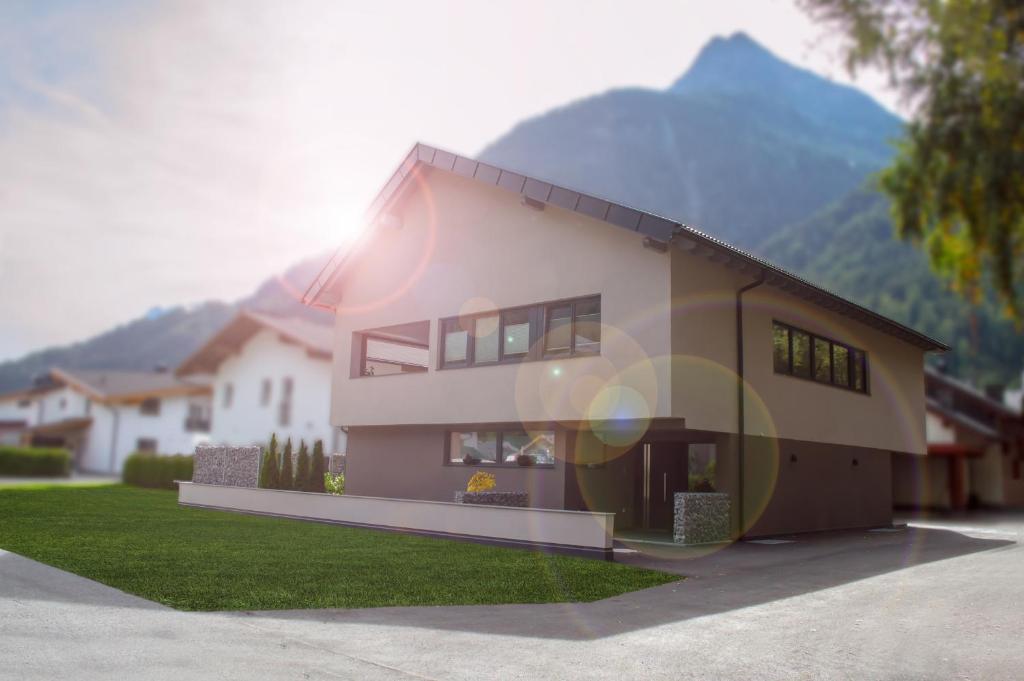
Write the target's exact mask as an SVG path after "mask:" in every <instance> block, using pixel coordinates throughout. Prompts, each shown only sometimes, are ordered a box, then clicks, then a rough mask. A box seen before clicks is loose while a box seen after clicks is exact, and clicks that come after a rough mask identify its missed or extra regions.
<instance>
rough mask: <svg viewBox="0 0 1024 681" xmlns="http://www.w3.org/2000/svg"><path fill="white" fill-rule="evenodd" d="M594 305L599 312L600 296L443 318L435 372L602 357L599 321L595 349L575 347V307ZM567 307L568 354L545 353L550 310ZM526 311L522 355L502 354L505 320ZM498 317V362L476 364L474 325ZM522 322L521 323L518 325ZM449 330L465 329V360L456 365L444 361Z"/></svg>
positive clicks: (439, 330)
mask: <svg viewBox="0 0 1024 681" xmlns="http://www.w3.org/2000/svg"><path fill="white" fill-rule="evenodd" d="M595 301H596V302H597V304H598V310H599V311H600V309H601V294H599V293H594V294H589V295H585V296H574V297H572V298H563V299H561V300H549V301H545V302H542V303H534V304H531V305H516V306H513V307H505V308H501V309H497V310H488V311H486V312H478V313H475V314H470V315H461V316H458V315H457V316H453V317H442V318H441V319H439V320H438V324H437V370H438V371H446V370H448V369H467V368H470V367H472V368H477V367H490V366H497V365H501V364H518V363H520V362H544V361H551V360H559V359H570V358H575V357H596V356H599V355H600V354H601V338H600V322H598V324H599V326H598V340H597V347H596V349H594V350H577V348H576V316H577V315H576V306H577V305H578V304H580V303H585V302H586V303H590V302H595ZM566 305H568V306H569V307H570V321H569V351H568V352H548V350H547V330H548V323H549V320H550V319H551V316H550V311H551V310H552V309H553V308H558V307H565V306H566ZM522 311H526V315H527V320H528V321H529V324H530V337H529V346H528V347H527V349H526V352H524V353H516V354H506V353H505V326H506V323H505V320H506V319H507V317H508V316H509V315H510V314H513V313H516V312H522ZM493 316H497V317H498V328H497V331H496V333H497V334H498V359H497V360H493V361H486V362H477V361H476V335H475V331H476V322H477V320H479V319H484V318H487V317H493ZM517 323H521V322H517ZM451 330H464V331H467V334H466V359H465V360H462V361H458V362H446V361H445V359H444V356H445V337H446V336H447V334H448V332H449V331H451Z"/></svg>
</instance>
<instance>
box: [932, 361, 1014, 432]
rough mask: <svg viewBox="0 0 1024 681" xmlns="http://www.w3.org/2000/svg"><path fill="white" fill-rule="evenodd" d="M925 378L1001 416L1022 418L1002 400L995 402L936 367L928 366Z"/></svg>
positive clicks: (982, 392) (968, 384)
mask: <svg viewBox="0 0 1024 681" xmlns="http://www.w3.org/2000/svg"><path fill="white" fill-rule="evenodd" d="M924 373H925V376H926V377H927V378H928V380H930V381H933V382H935V383H938V384H941V385H944V386H947V387H949V388H951V389H953V390H955V391H957V392H958V393H960V395H962V396H963V397H966V398H967V399H970V400H972V401H973V402H975V403H976V404H978V405H981V406H983V407H985V408H987V409H990V410H991V411H993V412H995V413H997V414H1000V415H1002V416H1005V417H1008V418H1011V419H1012V418H1020V417H1021V412H1019V411H1018V410H1016V409H1013V408H1011V407H1008V406H1007V405H1006V404H1005V403H1004V402H1001V401H1000V400H994V399H992V398H991V397H989V396H988V395H986V394H985V393H984V391H981V390H978V389H977V388H975V387H974V386H973V385H971V384H970V383H965V382H964V381H961V380H960V379H958V378H954V377H953V376H950V375H949V374H946V373H943V372H941V371H939V370H938V369H936V368H934V367H929V366H926V367H925V369H924Z"/></svg>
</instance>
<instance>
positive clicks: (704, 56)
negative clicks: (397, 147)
mask: <svg viewBox="0 0 1024 681" xmlns="http://www.w3.org/2000/svg"><path fill="white" fill-rule="evenodd" d="M901 126H902V123H901V121H900V120H899V119H898V118H897V117H895V116H893V115H892V114H891V113H889V112H887V111H886V110H885V109H883V108H882V107H881V106H879V105H878V104H877V103H875V102H874V101H873V100H872V99H871V98H870V97H867V96H866V95H864V94H863V93H860V92H858V91H857V90H854V89H852V88H849V87H846V86H842V85H838V84H836V83H832V82H830V81H828V80H826V79H824V78H821V77H820V76H816V75H814V74H812V73H810V72H809V71H805V70H802V69H799V68H796V67H794V66H792V65H790V64H787V63H786V62H784V61H782V60H780V59H778V58H777V57H775V56H774V55H772V54H771V53H770V52H768V51H767V50H765V49H764V48H763V47H761V46H760V45H758V44H757V43H755V42H754V41H753V40H751V39H750V38H749V37H747V36H746V35H744V34H742V33H739V34H736V35H734V36H732V37H730V38H716V39H715V40H712V41H711V42H710V43H709V44H708V45H707V46H706V47H705V48H704V49H703V50H702V51H701V53H700V54H699V56H698V57H697V59H696V60H695V61H694V64H693V66H692V67H691V68H690V69H689V70H688V71H687V72H686V73H685V74H684V75H683V76H682V77H681V78H680V79H679V80H677V81H676V82H675V83H674V84H673V85H672V86H671V87H670V88H668V89H667V90H643V89H619V90H612V91H610V92H606V93H604V94H601V95H597V96H594V97H589V98H587V99H583V100H581V101H577V102H573V103H571V104H569V105H567V106H564V107H561V108H559V109H556V110H554V111H551V112H549V113H546V114H543V115H541V116H538V117H536V118H532V119H530V120H527V121H525V122H523V123H520V124H519V125H517V126H515V127H514V128H513V129H512V130H511V131H510V132H508V133H507V134H505V135H504V136H502V137H501V138H499V139H498V140H496V141H495V142H493V143H492V144H491V145H489V146H488V147H487V148H485V149H484V150H483V151H482V152H481V154H480V158H481V159H482V160H485V161H489V162H492V163H495V164H498V165H503V166H506V167H509V168H513V169H518V170H521V171H523V172H525V173H527V174H532V175H535V176H540V177H543V178H546V179H549V180H552V181H554V182H557V183H560V184H564V185H568V186H570V187H576V188H579V189H582V190H585V191H587V192H590V193H594V194H598V195H600V196H604V197H606V198H610V199H614V200H616V201H619V202H621V203H626V204H632V205H634V206H637V207H641V208H644V209H646V210H650V211H653V212H655V213H660V214H662V215H665V216H666V217H671V218H674V219H676V220H680V221H682V222H685V223H687V224H689V225H691V226H695V227H699V228H700V229H702V230H704V231H707V232H710V233H712V234H714V235H716V236H718V237H720V238H722V239H725V240H726V241H729V242H730V243H733V244H735V245H736V246H739V247H741V248H747V249H751V250H757V248H758V247H759V245H760V244H761V243H762V242H763V241H764V240H765V239H767V238H768V237H769V236H771V235H772V234H773V233H774V232H775V231H776V230H778V229H779V228H781V227H783V226H785V225H788V224H791V223H793V222H796V221H798V220H801V219H803V218H806V217H807V216H808V215H810V214H811V213H813V212H815V211H816V210H818V209H821V208H823V207H824V206H826V205H827V204H828V203H830V202H832V201H834V200H837V199H839V198H840V197H842V196H843V195H845V194H846V193H847V192H849V191H852V190H854V189H855V188H856V187H858V186H860V184H861V183H862V182H863V181H864V179H865V177H867V176H868V174H870V173H871V172H873V171H875V170H877V169H879V168H881V167H882V166H883V165H885V164H886V162H887V161H888V159H889V157H890V154H891V149H890V148H889V146H888V145H887V140H888V139H890V138H892V137H894V136H896V135H898V134H899V132H900V129H901Z"/></svg>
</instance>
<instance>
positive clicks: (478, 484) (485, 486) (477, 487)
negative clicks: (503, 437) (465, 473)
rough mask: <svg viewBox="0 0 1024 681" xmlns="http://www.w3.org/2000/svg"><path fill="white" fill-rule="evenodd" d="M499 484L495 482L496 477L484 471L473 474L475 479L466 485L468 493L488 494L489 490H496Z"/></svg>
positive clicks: (472, 478) (471, 479)
mask: <svg viewBox="0 0 1024 681" xmlns="http://www.w3.org/2000/svg"><path fill="white" fill-rule="evenodd" d="M495 484H497V483H496V482H495V481H494V476H493V475H491V474H490V473H486V472H484V471H477V472H476V473H474V474H473V477H471V478H470V479H469V483H468V484H467V485H466V491H467V492H486V491H487V490H491V489H494V485H495Z"/></svg>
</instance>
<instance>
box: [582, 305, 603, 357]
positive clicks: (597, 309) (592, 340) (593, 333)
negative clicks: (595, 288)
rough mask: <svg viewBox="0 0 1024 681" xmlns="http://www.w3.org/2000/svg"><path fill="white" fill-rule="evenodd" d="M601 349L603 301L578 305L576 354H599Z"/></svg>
mask: <svg viewBox="0 0 1024 681" xmlns="http://www.w3.org/2000/svg"><path fill="white" fill-rule="evenodd" d="M600 347H601V301H600V300H597V299H595V300H583V301H579V302H577V303H576V352H597V351H598V350H599V349H600Z"/></svg>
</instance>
